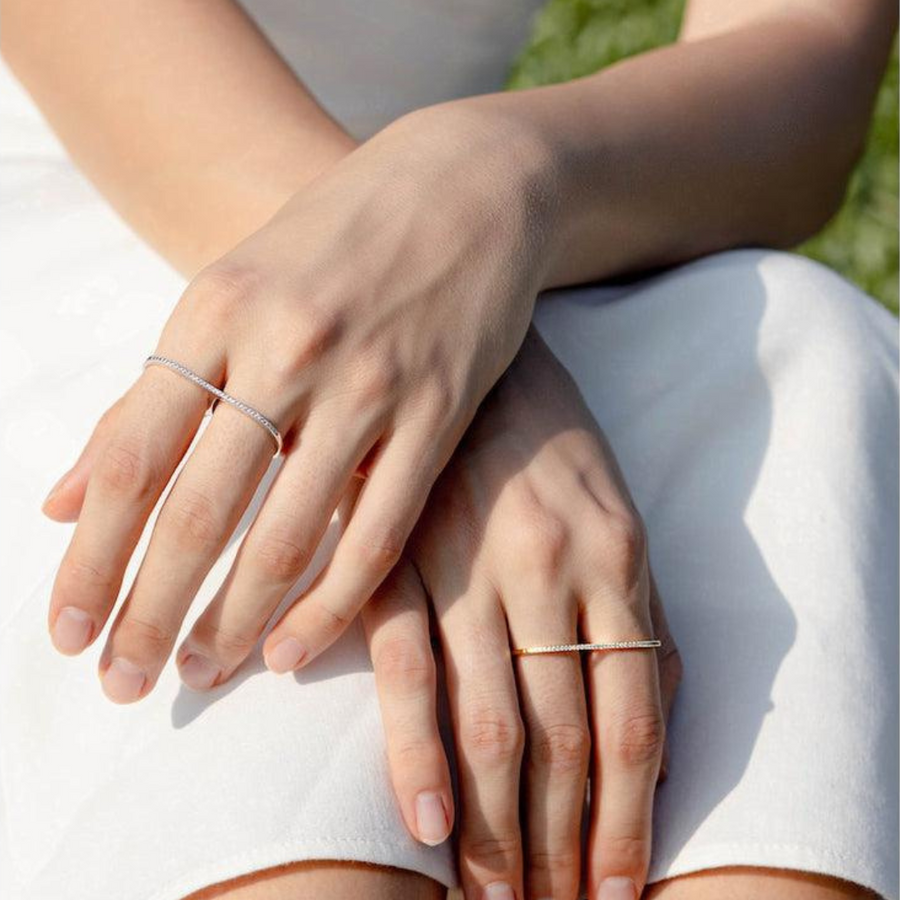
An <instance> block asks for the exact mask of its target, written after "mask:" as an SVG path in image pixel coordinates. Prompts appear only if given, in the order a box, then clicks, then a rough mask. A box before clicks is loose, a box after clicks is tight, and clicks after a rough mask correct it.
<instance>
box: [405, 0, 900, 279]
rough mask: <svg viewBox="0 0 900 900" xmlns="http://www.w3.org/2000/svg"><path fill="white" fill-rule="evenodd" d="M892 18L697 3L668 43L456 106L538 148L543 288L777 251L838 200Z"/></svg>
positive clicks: (718, 0)
mask: <svg viewBox="0 0 900 900" xmlns="http://www.w3.org/2000/svg"><path fill="white" fill-rule="evenodd" d="M896 23H897V10H896V5H895V4H894V3H892V2H886V0H817V2H804V0H793V2H792V0H768V2H762V3H753V4H746V3H736V2H723V0H693V2H691V3H689V6H688V9H687V12H686V16H685V20H684V24H683V28H682V34H681V39H680V41H679V42H677V43H676V44H674V45H672V46H668V47H664V48H661V49H659V50H655V51H652V52H649V53H644V54H641V55H639V56H634V57H631V58H629V59H627V60H624V61H622V62H620V63H618V64H616V65H614V66H610V67H609V68H607V69H604V70H602V71H600V72H599V73H597V74H594V75H591V76H588V77H585V78H580V79H576V80H574V81H570V82H567V83H564V84H559V85H553V86H549V87H541V88H534V89H527V90H522V91H516V92H512V93H497V94H488V95H485V96H482V97H478V98H472V99H466V100H461V101H456V104H457V106H458V108H459V109H460V111H461V112H464V113H465V114H467V115H470V116H473V117H474V118H476V119H478V120H482V119H483V120H485V122H486V123H495V124H494V126H493V127H495V128H496V129H497V134H498V139H500V140H506V141H511V142H518V141H520V140H522V139H523V137H524V138H525V139H526V140H527V141H528V142H531V143H534V138H535V136H537V138H538V141H539V142H542V144H543V145H544V146H545V147H546V148H548V150H547V153H546V154H545V155H546V158H547V159H549V160H551V162H550V165H551V166H552V168H553V172H552V176H551V178H550V179H549V183H550V184H551V185H552V186H551V187H550V189H549V190H550V191H551V192H552V193H555V194H556V195H557V196H558V198H559V202H558V204H557V212H556V215H555V216H554V222H553V225H552V228H553V231H554V233H555V245H556V246H555V258H554V262H553V265H552V266H551V267H550V269H549V271H548V276H547V280H546V283H545V287H555V286H560V285H565V284H572V283H579V282H585V281H589V280H594V279H600V278H604V277H608V276H611V275H615V274H619V273H622V272H628V271H635V270H640V269H646V268H650V267H655V266H661V265H667V264H673V263H677V262H681V261H684V260H687V259H690V258H693V257H696V256H700V255H703V254H706V253H710V252H714V251H717V250H722V249H726V248H729V247H734V246H740V245H753V244H757V245H760V244H761V245H768V246H775V247H788V246H792V245H794V244H796V243H798V242H799V241H801V240H802V239H804V238H805V237H807V236H809V235H810V234H812V233H814V232H815V231H816V230H818V229H819V228H820V227H821V226H822V225H823V224H824V223H825V221H826V220H827V219H828V218H829V217H830V216H831V214H832V213H833V212H835V211H836V209H837V207H838V205H839V203H840V201H841V198H842V195H843V191H844V187H845V184H846V181H847V177H848V175H849V173H850V171H851V169H852V167H853V164H854V162H855V161H856V158H857V156H858V154H859V151H860V149H861V147H862V144H863V141H864V138H865V134H866V130H867V125H868V121H869V117H870V114H871V108H872V104H873V101H874V98H875V95H876V92H877V88H878V84H879V81H880V78H881V75H882V73H883V70H884V66H885V63H886V61H887V58H888V54H889V52H890V46H891V40H892V36H893V33H894V30H895V28H896ZM413 115H415V113H414V114H413ZM500 123H502V124H500ZM487 127H489V125H488V124H486V125H485V128H487Z"/></svg>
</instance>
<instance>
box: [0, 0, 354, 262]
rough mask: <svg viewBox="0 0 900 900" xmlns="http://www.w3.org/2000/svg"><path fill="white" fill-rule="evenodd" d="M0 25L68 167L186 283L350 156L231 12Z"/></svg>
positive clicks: (102, 9) (13, 2) (56, 7)
mask: <svg viewBox="0 0 900 900" xmlns="http://www.w3.org/2000/svg"><path fill="white" fill-rule="evenodd" d="M2 24H3V27H2V50H3V55H4V57H5V58H6V59H7V61H8V62H9V64H10V66H11V68H12V69H13V71H14V72H15V74H16V76H17V77H18V78H19V79H20V80H21V81H22V83H23V84H24V85H25V87H26V88H27V89H28V91H29V92H30V93H31V94H32V96H33V97H34V99H35V101H36V102H37V103H38V105H39V106H40V107H41V110H42V112H43V113H44V115H45V116H46V118H47V119H48V121H49V122H50V124H51V126H52V127H53V128H54V130H55V131H56V132H57V134H58V135H59V136H60V138H61V139H62V141H63V142H64V143H65V145H66V147H67V149H68V150H69V152H70V153H71V155H72V157H73V158H74V160H75V161H76V162H77V163H78V165H79V167H80V168H81V169H82V170H83V171H84V172H85V173H86V174H87V175H88V177H90V178H91V179H92V180H93V181H94V183H95V184H96V185H97V186H98V187H99V189H100V190H101V191H102V192H103V193H104V195H105V196H106V197H107V199H108V200H109V201H110V202H111V203H112V205H113V206H114V207H115V208H116V209H117V211H118V212H119V213H120V214H121V215H122V216H123V217H124V218H125V219H126V220H127V221H128V222H129V223H130V224H131V225H132V227H134V228H135V230H136V231H137V232H138V233H139V234H141V235H142V236H143V237H144V238H145V239H146V240H148V241H149V242H150V243H151V244H152V245H154V246H155V247H156V248H157V249H158V250H159V251H160V252H161V253H162V254H163V255H164V256H166V257H167V258H168V259H169V261H170V262H172V263H173V264H174V265H175V266H176V267H177V268H179V269H180V270H181V271H182V272H184V273H185V274H186V275H192V274H193V273H194V272H196V271H197V269H199V268H200V267H201V266H202V265H204V264H205V263H207V262H210V261H211V260H213V259H215V258H217V257H218V256H220V255H221V254H222V253H224V252H225V251H227V250H228V249H230V248H231V247H232V246H233V245H234V244H235V243H236V242H237V241H238V240H240V239H241V238H243V237H244V236H246V235H247V234H249V233H250V232H252V231H254V230H255V229H256V228H257V227H258V226H260V225H261V224H262V223H263V222H265V221H266V220H267V219H268V218H269V217H270V216H271V215H272V214H273V213H274V212H275V210H276V209H278V208H279V207H280V206H281V205H282V204H283V203H284V202H285V200H286V199H287V198H288V197H289V196H290V195H291V194H292V193H293V192H294V191H296V190H297V189H298V188H300V187H301V186H302V185H303V184H304V183H306V182H307V181H309V180H310V179H311V178H313V177H314V176H315V175H316V174H317V173H318V172H320V171H321V170H322V169H324V168H326V167H328V166H330V165H331V164H332V163H333V162H334V161H335V160H337V159H339V158H341V157H342V156H344V155H345V154H346V153H348V152H349V151H350V150H351V149H352V148H353V147H354V146H355V141H353V139H352V138H350V136H349V135H347V134H346V133H345V132H344V131H343V130H342V129H341V128H340V126H339V125H338V124H337V123H335V122H334V121H333V120H332V119H331V118H330V117H329V116H328V115H327V113H326V112H325V111H323V110H322V109H321V107H320V106H318V104H317V103H316V102H315V100H314V99H313V97H312V96H311V95H310V94H309V92H308V91H306V89H305V88H304V87H303V85H302V84H301V83H300V82H299V81H298V80H297V78H296V77H295V76H294V74H293V72H291V70H290V68H289V67H288V66H287V65H286V64H285V63H284V62H283V60H281V58H280V57H279V56H278V54H277V53H276V51H275V50H274V49H273V48H272V46H271V45H270V44H269V43H268V42H267V41H266V39H265V37H264V36H263V35H262V34H261V33H260V32H259V30H258V29H257V28H256V27H255V25H254V24H253V23H252V21H251V20H250V19H248V18H247V16H246V15H245V14H244V13H243V11H242V10H241V9H240V8H239V7H238V6H237V4H235V3H233V2H232V0H154V2H153V3H147V2H144V0H115V2H113V3H109V2H106V0H54V2H53V3H50V4H47V3H35V2H33V0H8V2H4V4H3V23H2Z"/></svg>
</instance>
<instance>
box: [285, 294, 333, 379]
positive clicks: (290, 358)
mask: <svg viewBox="0 0 900 900" xmlns="http://www.w3.org/2000/svg"><path fill="white" fill-rule="evenodd" d="M293 317H294V321H293V322H292V324H291V328H290V329H289V331H288V333H287V334H286V335H284V336H278V337H277V338H276V340H274V341H273V345H272V350H271V353H270V354H269V362H268V367H269V370H270V372H271V373H272V376H273V378H274V381H275V383H276V385H284V384H292V383H293V382H295V381H296V380H297V379H298V378H299V377H300V376H301V375H302V374H303V373H304V372H305V371H306V370H307V369H308V368H309V367H310V366H311V365H312V364H313V363H315V362H316V361H317V360H319V359H321V358H322V357H323V356H324V355H325V353H326V352H327V351H328V349H329V348H330V347H331V346H332V345H333V344H334V342H335V341H336V340H337V338H338V336H339V335H340V332H341V330H342V326H341V318H340V316H339V315H338V314H337V312H336V311H329V310H327V309H325V308H323V307H319V306H314V305H311V304H305V305H302V306H300V307H298V308H297V309H296V310H295V311H294V313H293Z"/></svg>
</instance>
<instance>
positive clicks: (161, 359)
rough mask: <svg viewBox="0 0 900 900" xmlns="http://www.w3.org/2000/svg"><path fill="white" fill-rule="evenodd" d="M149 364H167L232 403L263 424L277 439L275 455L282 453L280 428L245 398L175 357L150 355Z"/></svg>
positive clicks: (275, 439) (204, 388)
mask: <svg viewBox="0 0 900 900" xmlns="http://www.w3.org/2000/svg"><path fill="white" fill-rule="evenodd" d="M148 366H165V367H166V368H167V369H171V370H172V371H173V372H177V373H178V374H179V375H181V376H182V377H183V378H187V380H188V381H191V382H193V383H194V384H196V385H197V387H201V388H203V390H204V391H207V392H208V393H210V394H212V395H213V396H214V397H215V398H216V399H217V400H222V401H224V402H225V403H228V404H230V405H231V406H233V407H234V408H235V409H236V410H239V411H240V412H242V413H243V414H244V415H245V416H247V417H249V418H251V419H253V421H254V422H256V424H257V425H262V427H263V428H265V429H266V431H268V432H269V434H270V435H271V436H272V439H273V440H274V441H275V456H278V455H279V454H280V453H281V447H282V440H281V432H280V431H279V430H278V428H277V426H276V425H275V423H274V422H273V421H272V420H271V419H269V418H268V417H266V416H264V415H263V414H262V413H261V412H260V411H259V410H258V409H254V408H253V407H252V406H250V405H248V404H247V403H244V401H243V400H238V399H237V397H232V396H231V394H226V393H225V391H223V390H221V389H220V388H217V387H216V386H215V385H214V384H210V383H209V382H208V381H207V380H206V379H205V378H201V377H200V376H199V375H198V374H197V373H196V372H192V371H191V370H190V369H189V368H188V367H187V366H183V365H182V364H181V363H178V362H175V360H174V359H169V358H168V357H166V356H148V357H147V359H146V361H145V362H144V368H145V369H146V368H147V367H148Z"/></svg>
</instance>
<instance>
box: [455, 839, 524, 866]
mask: <svg viewBox="0 0 900 900" xmlns="http://www.w3.org/2000/svg"><path fill="white" fill-rule="evenodd" d="M520 846H521V841H520V839H519V836H518V835H517V834H490V833H489V834H482V833H475V834H467V833H466V832H463V834H462V836H461V837H460V851H461V855H462V856H463V858H465V859H466V860H467V861H471V862H476V863H480V864H482V865H486V866H488V867H489V868H491V869H500V870H502V869H504V868H506V866H507V865H508V864H509V862H510V861H511V860H513V859H515V858H516V856H517V854H518V853H519V849H520Z"/></svg>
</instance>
